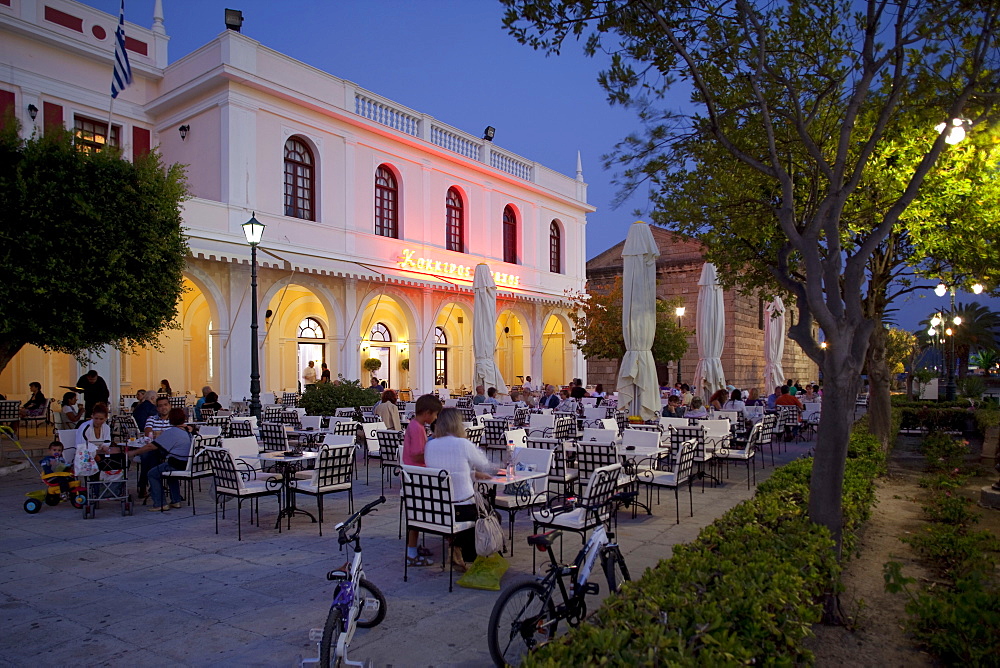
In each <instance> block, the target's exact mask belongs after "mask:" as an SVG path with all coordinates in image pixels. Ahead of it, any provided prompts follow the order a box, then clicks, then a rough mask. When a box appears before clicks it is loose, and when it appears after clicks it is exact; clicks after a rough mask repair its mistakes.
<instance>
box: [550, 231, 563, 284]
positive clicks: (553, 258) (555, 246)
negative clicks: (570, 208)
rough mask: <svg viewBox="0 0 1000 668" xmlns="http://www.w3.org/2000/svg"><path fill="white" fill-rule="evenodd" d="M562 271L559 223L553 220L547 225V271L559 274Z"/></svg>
mask: <svg viewBox="0 0 1000 668" xmlns="http://www.w3.org/2000/svg"><path fill="white" fill-rule="evenodd" d="M562 269H563V264H562V233H561V232H560V230H559V223H557V222H556V221H554V220H553V221H552V224H551V225H549V271H551V272H552V273H553V274H561V273H562Z"/></svg>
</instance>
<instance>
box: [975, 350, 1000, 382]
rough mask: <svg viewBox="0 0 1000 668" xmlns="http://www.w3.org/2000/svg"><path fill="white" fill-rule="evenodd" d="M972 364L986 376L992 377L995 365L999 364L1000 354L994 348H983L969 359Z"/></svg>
mask: <svg viewBox="0 0 1000 668" xmlns="http://www.w3.org/2000/svg"><path fill="white" fill-rule="evenodd" d="M970 359H971V361H972V363H973V364H975V365H976V366H978V367H979V368H980V369H982V370H983V371H984V372H986V375H987V376H989V375H992V373H993V369H994V368H996V366H997V363H1000V352H997V349H996V348H983V349H982V350H980V351H979V352H978V353H976V354H974V355H973V356H972V357H971V358H970Z"/></svg>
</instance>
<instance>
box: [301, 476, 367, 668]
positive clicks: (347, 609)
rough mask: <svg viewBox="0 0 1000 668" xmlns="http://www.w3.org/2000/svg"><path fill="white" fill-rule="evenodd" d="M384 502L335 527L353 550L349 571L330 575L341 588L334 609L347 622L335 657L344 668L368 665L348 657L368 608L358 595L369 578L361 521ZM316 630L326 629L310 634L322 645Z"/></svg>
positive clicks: (342, 542) (310, 661)
mask: <svg viewBox="0 0 1000 668" xmlns="http://www.w3.org/2000/svg"><path fill="white" fill-rule="evenodd" d="M381 503H385V497H384V496H383V497H380V498H379V499H378V500H377V501H374V502H372V503H370V504H368V505H367V506H365V507H364V508H362V509H361V510H360V511H358V512H357V513H355V514H354V515H352V516H351V517H349V518H347V519H346V520H344V521H343V522H341V523H340V524H338V525H337V526H336V527H334V529H335V530H336V531H337V535H338V537H337V542H338V543H339V544H340V549H341V550H343V549H344V546H345V545H347V546H349V547H350V549H351V552H352V555H351V559H350V561H349V562H347V563H345V565H346V566H348V568H347V569H346V570H335V571H330V572H329V573H327V574H326V578H327V579H328V580H332V581H334V582H337V587H336V589H335V590H334V594H333V601H332V602H331V603H330V607H331V608H338V609H339V610H340V618H341V619H342V620H343V627H342V630H341V631H340V633H339V634H338V636H337V647H336V654H335V656H336V657H338V658H340V659H341V661H342V662H343V663H344V665H348V666H364V665H365V662H363V661H351V660H350V659H349V658H347V648H348V647H349V646H350V644H351V640H353V639H354V633H355V632H356V631H357V628H358V616H359V615H360V613H361V606H362V605H364V599H359V598H358V596H357V591H358V585H359V583H360V582H361V580H362V579H363V578H364V577H365V571H364V567H363V563H362V556H361V552H362V550H361V518H362V517H363V516H364V515H367V514H368V512H370V511H371V510H372V509H373V508H374V507H375V506H377V505H379V504H381ZM354 525H357V526H356V528H355V529H354V533H353V535H350V536H348V535H347V532H348V531H349V530H350V528H351V527H352V526H354ZM352 543H353V544H352ZM376 603H377V602H376ZM314 631H322V630H321V629H313V631H310V634H309V638H310V640H315V641H316V642H317V643H320V642H322V638H321V637H318V638H317V637H314V633H313V632H314ZM319 662H320V659H319V658H318V657H317V658H315V659H305V660H303V661H302V662H301V663H300V665H302V666H305V665H312V664H318V663H319Z"/></svg>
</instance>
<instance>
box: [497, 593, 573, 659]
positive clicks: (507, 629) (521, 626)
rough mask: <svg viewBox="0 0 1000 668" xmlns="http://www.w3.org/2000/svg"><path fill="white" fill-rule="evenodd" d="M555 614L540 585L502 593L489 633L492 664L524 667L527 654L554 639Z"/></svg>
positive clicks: (550, 601)
mask: <svg viewBox="0 0 1000 668" xmlns="http://www.w3.org/2000/svg"><path fill="white" fill-rule="evenodd" d="M555 612H556V610H555V606H554V605H553V604H552V599H551V598H549V594H547V593H546V591H545V588H544V587H543V586H542V585H540V584H539V583H537V582H522V583H520V584H516V585H514V586H512V587H510V588H508V589H507V590H506V591H504V592H503V593H502V594H500V598H498V599H497V602H496V603H495V604H494V605H493V612H492V613H491V614H490V624H489V626H488V627H487V631H486V634H487V641H488V642H489V646H490V657H492V659H493V662H494V663H495V664H496V665H497V666H500V667H501V668H503V666H519V665H521V662H522V661H523V660H524V657H525V656H526V655H527V654H528V652H530V651H532V650H533V649H535V648H536V647H538V646H539V645H543V644H545V643H546V642H548V641H549V640H551V639H552V638H554V637H555V635H556V626H557V624H558V619H556V616H555Z"/></svg>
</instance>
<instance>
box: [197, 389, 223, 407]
mask: <svg viewBox="0 0 1000 668" xmlns="http://www.w3.org/2000/svg"><path fill="white" fill-rule="evenodd" d="M201 407H202V408H207V409H209V410H212V411H221V410H222V404H220V403H219V395H218V394H216V393H215V392H211V391H210V392H209V393H208V394H206V395H205V403H203V404H202V405H201Z"/></svg>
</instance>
